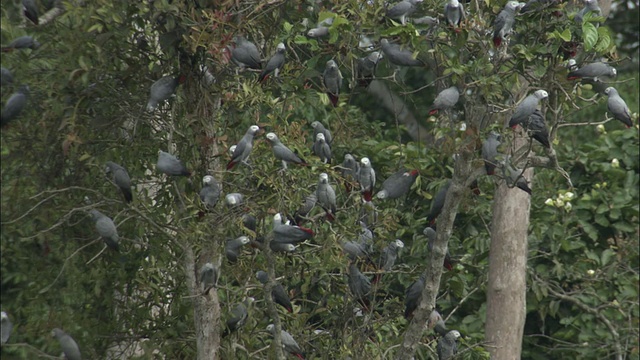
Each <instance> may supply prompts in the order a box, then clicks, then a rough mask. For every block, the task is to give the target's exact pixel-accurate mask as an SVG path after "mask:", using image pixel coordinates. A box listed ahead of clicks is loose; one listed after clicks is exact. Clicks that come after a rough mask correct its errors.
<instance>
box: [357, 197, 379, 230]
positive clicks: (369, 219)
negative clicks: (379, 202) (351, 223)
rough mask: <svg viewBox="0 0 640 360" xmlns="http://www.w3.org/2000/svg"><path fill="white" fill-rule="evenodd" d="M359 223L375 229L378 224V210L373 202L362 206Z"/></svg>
mask: <svg viewBox="0 0 640 360" xmlns="http://www.w3.org/2000/svg"><path fill="white" fill-rule="evenodd" d="M358 221H360V222H363V223H365V224H367V226H371V227H374V226H375V225H376V224H377V223H378V209H377V208H376V205H375V204H374V203H373V202H372V201H370V202H365V203H364V204H362V206H361V207H360V211H359V214H358Z"/></svg>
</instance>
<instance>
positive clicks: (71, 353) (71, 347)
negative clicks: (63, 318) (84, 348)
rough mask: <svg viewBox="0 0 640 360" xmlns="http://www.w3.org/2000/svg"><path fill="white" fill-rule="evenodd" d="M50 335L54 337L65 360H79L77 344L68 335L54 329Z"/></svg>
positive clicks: (80, 357)
mask: <svg viewBox="0 0 640 360" xmlns="http://www.w3.org/2000/svg"><path fill="white" fill-rule="evenodd" d="M51 335H52V336H53V337H55V338H56V339H57V340H58V342H59V343H60V347H61V348H62V352H64V356H65V358H66V359H67V360H81V359H82V356H81V355H80V348H78V344H76V341H75V340H73V338H72V337H71V336H69V334H67V333H66V332H64V331H62V330H60V329H58V328H55V329H53V331H52V332H51Z"/></svg>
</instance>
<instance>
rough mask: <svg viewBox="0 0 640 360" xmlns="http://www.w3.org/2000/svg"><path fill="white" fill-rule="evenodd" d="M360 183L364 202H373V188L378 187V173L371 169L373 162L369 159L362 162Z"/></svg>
mask: <svg viewBox="0 0 640 360" xmlns="http://www.w3.org/2000/svg"><path fill="white" fill-rule="evenodd" d="M358 182H359V183H360V191H361V192H362V197H363V198H364V201H371V199H372V197H373V187H374V186H375V185H376V172H375V170H373V168H372V167H371V161H370V160H369V158H367V157H363V158H362V159H361V160H360V170H359V171H358Z"/></svg>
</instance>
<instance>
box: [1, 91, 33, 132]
mask: <svg viewBox="0 0 640 360" xmlns="http://www.w3.org/2000/svg"><path fill="white" fill-rule="evenodd" d="M28 96H29V86H27V85H20V87H19V88H18V90H17V91H16V92H15V93H13V94H11V96H10V97H9V99H8V100H7V102H6V103H5V104H4V107H3V108H2V113H0V126H5V125H7V124H8V123H9V122H10V121H12V120H13V119H15V118H17V117H18V116H20V113H22V111H23V110H24V108H25V106H26V105H27V98H28Z"/></svg>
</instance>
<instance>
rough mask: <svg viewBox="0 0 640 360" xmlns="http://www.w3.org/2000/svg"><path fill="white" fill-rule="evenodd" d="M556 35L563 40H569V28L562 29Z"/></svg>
mask: <svg viewBox="0 0 640 360" xmlns="http://www.w3.org/2000/svg"><path fill="white" fill-rule="evenodd" d="M558 36H559V37H560V39H562V40H564V41H571V30H569V29H564V31H563V32H562V33H559V34H558Z"/></svg>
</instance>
